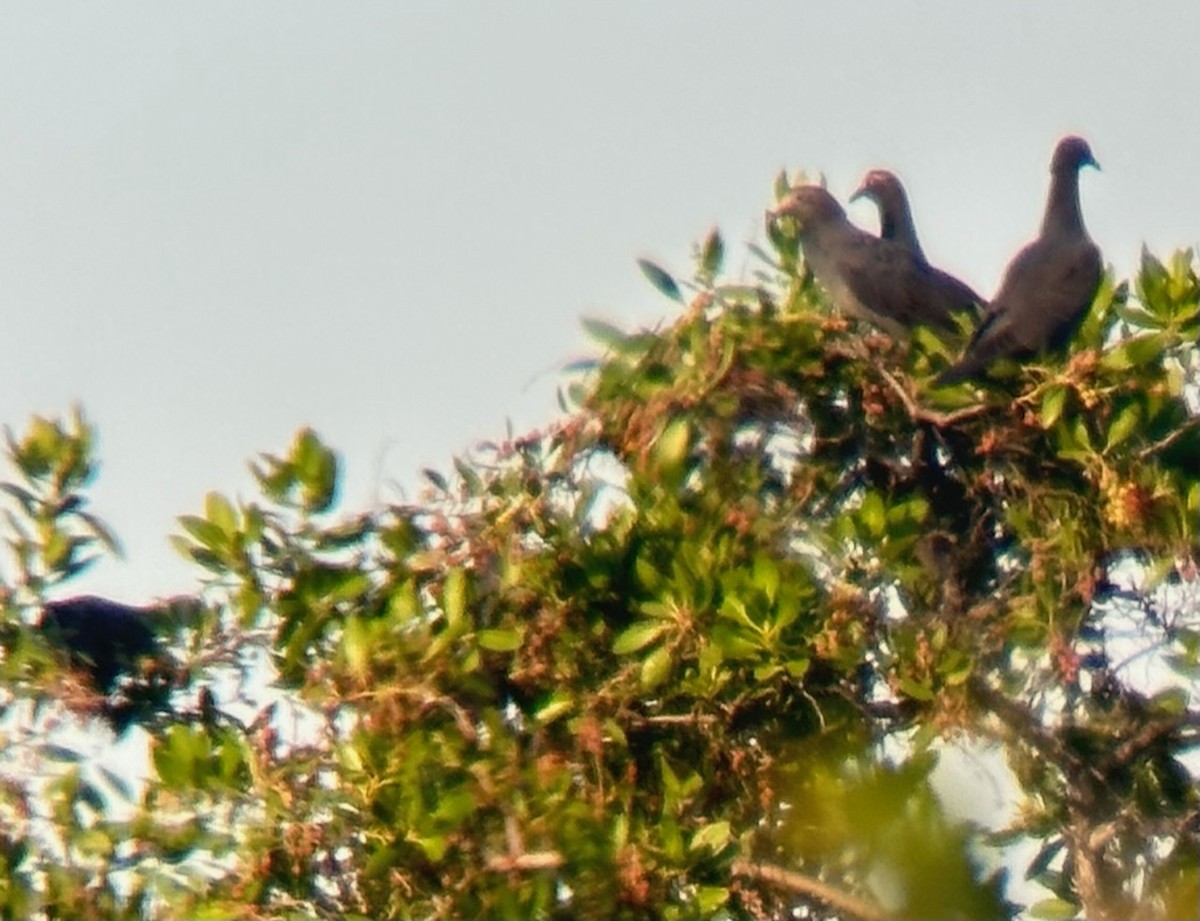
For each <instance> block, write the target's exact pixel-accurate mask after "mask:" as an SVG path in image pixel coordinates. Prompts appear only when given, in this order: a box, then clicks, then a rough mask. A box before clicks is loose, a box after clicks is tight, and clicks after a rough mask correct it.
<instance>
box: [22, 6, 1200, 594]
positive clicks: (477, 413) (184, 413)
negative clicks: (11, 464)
mask: <svg viewBox="0 0 1200 921" xmlns="http://www.w3.org/2000/svg"><path fill="white" fill-rule="evenodd" d="M0 14H2V19H0V22H2V24H3V25H2V28H0V292H2V300H0V330H2V331H3V350H4V351H3V360H2V361H0V422H4V423H7V424H8V425H10V426H12V427H13V428H15V429H18V430H19V429H21V428H22V427H23V426H24V424H25V421H26V419H27V418H28V416H29V415H30V414H31V413H34V412H39V413H50V414H60V413H64V412H66V411H67V410H68V408H69V407H70V405H71V403H72V402H73V401H76V400H78V401H81V402H82V404H83V406H84V408H85V410H86V411H87V412H88V414H89V415H90V417H91V418H92V420H93V421H94V422H96V423H97V424H98V426H99V430H100V437H101V441H100V446H101V460H102V464H103V467H102V471H101V476H100V478H99V480H98V482H97V484H96V486H95V489H94V490H93V493H92V495H93V498H94V509H95V510H96V511H97V512H98V513H99V514H100V515H101V516H102V517H103V518H105V519H106V520H107V521H108V522H109V523H110V524H111V525H112V526H113V527H114V528H115V529H116V531H117V532H118V534H119V535H120V536H121V538H122V539H123V541H124V542H125V545H126V549H127V551H128V559H127V560H125V561H123V562H116V561H114V562H107V561H106V562H105V563H103V564H101V565H100V566H98V567H97V568H96V569H95V570H94V571H92V572H91V573H89V574H88V575H86V576H85V577H83V578H81V579H80V580H78V581H77V582H76V583H75V584H74V588H75V590H77V591H96V592H103V593H107V594H109V595H111V596H112V597H116V598H119V599H121V600H126V601H131V602H141V601H145V600H149V599H150V598H152V597H154V596H156V595H161V594H168V593H171V592H177V591H187V590H189V589H191V588H193V587H194V584H195V583H194V576H193V571H192V570H189V569H188V568H186V567H185V565H184V564H183V563H182V561H178V560H177V559H176V557H175V556H174V553H173V551H171V550H170V549H169V547H168V545H167V542H166V535H167V534H168V533H170V532H171V531H172V530H173V529H174V519H175V516H177V515H179V514H183V513H191V512H195V511H196V510H197V509H198V508H199V507H200V503H201V501H202V497H203V495H204V493H205V492H206V491H207V490H209V489H219V490H221V491H224V492H226V493H230V494H240V495H242V496H245V497H248V496H250V495H251V494H252V492H251V489H250V482H249V477H248V476H247V475H246V473H245V463H244V462H245V460H246V459H247V458H249V457H251V456H253V455H254V453H255V452H256V451H260V450H271V451H274V450H282V449H283V448H284V447H285V446H286V444H287V443H288V441H289V440H290V437H291V434H292V432H293V431H294V429H295V428H296V427H298V426H300V425H304V424H310V425H312V426H314V427H315V428H316V429H317V430H318V431H319V432H320V433H321V434H322V435H323V436H324V437H325V438H326V439H327V440H328V441H329V442H330V443H332V444H333V445H334V446H335V447H337V448H338V449H339V450H340V451H341V452H342V453H343V455H344V458H345V460H346V466H347V469H348V473H349V479H348V483H347V490H346V497H345V504H346V506H347V507H349V508H351V509H358V508H361V507H363V506H364V505H365V504H367V503H368V502H369V501H371V500H372V497H373V496H375V495H377V494H379V495H383V496H384V497H386V496H387V495H388V494H389V493H388V491H387V488H386V483H387V482H388V481H393V480H394V481H399V482H401V483H404V484H407V485H409V486H411V485H412V484H414V483H415V473H416V471H417V470H418V469H419V468H420V467H421V466H425V465H435V466H441V467H445V466H446V465H447V463H448V461H449V458H450V456H451V455H452V454H453V453H455V452H458V451H461V450H463V449H464V448H466V447H468V446H469V445H470V443H471V442H472V441H474V440H476V439H480V438H487V437H495V436H498V435H501V434H502V433H503V431H504V425H505V418H506V417H511V418H512V419H513V421H514V424H515V425H516V426H517V428H518V429H523V428H526V427H529V426H534V425H540V424H544V423H545V422H548V421H549V420H550V419H551V418H552V417H553V416H554V413H555V402H554V390H555V386H556V384H557V382H558V377H557V374H556V373H555V372H554V370H553V369H554V368H555V367H556V365H559V364H561V363H563V362H566V361H568V360H570V359H572V358H574V357H577V356H579V355H580V354H583V353H584V352H585V351H586V350H588V349H589V348H590V346H589V345H588V344H587V342H586V340H585V338H584V336H583V334H582V332H581V330H580V326H579V319H580V317H581V316H583V315H603V316H607V317H609V318H611V319H616V320H619V321H622V322H627V323H632V322H654V321H655V320H657V319H659V318H662V317H669V316H671V315H672V312H673V310H672V305H671V304H670V303H669V302H666V301H664V300H663V299H662V298H661V297H659V296H657V295H656V294H655V293H654V292H653V291H652V290H651V289H650V288H649V286H648V285H646V284H645V283H644V282H643V280H642V279H641V276H640V275H639V274H638V272H637V269H636V268H635V266H634V259H635V258H636V257H638V256H649V257H651V258H654V259H656V260H659V261H661V262H662V263H663V264H665V265H667V266H668V267H674V268H683V267H685V266H686V262H687V260H686V257H687V254H688V252H689V250H690V247H691V244H692V242H693V241H694V240H696V239H698V238H700V237H702V236H703V235H704V234H705V233H706V232H707V230H708V228H709V227H711V226H712V225H713V224H717V225H719V226H720V227H721V229H722V230H723V232H724V233H725V234H726V236H727V238H728V239H729V241H730V246H729V252H730V254H731V259H730V267H731V268H732V269H734V270H735V271H736V270H737V269H738V267H739V266H740V265H741V264H742V249H741V247H740V243H741V241H743V240H746V239H748V238H750V237H751V236H753V235H755V234H757V233H758V232H759V229H760V226H761V215H762V211H763V208H764V207H765V206H766V205H767V204H768V202H769V194H770V187H771V182H772V179H773V177H774V175H775V173H776V172H777V171H778V170H779V169H780V168H781V167H783V166H787V167H788V168H790V169H806V170H808V171H810V172H818V171H823V172H824V173H825V175H826V176H827V177H828V180H829V184H830V187H831V189H832V190H833V191H834V192H835V194H837V195H838V196H839V197H841V198H843V199H844V198H845V197H846V195H847V194H848V193H849V192H850V191H851V190H852V189H853V187H854V185H855V184H856V182H857V180H858V179H859V177H860V175H861V174H862V173H863V172H864V171H865V170H866V169H867V168H869V167H873V166H888V167H891V168H893V169H895V170H896V171H897V172H898V173H899V174H900V175H901V176H902V178H903V179H904V180H905V182H906V183H907V185H908V188H909V191H910V194H911V196H912V198H913V204H914V211H915V213H916V219H917V223H918V230H919V231H920V233H921V235H922V239H923V242H924V244H925V249H926V251H927V253H928V254H929V256H930V258H931V259H932V260H933V261H934V262H936V263H938V264H940V265H942V266H943V267H945V268H947V269H950V270H952V271H955V272H957V273H959V274H961V275H962V276H963V277H964V278H965V279H966V280H967V281H969V282H970V283H972V284H973V285H975V286H977V287H978V288H979V289H980V290H981V291H982V292H983V293H985V294H990V293H991V291H992V290H993V288H994V286H995V283H996V281H997V279H998V277H999V275H1000V272H1001V271H1002V269H1003V267H1004V265H1005V263H1006V262H1007V260H1008V259H1009V258H1010V257H1011V255H1012V254H1013V253H1014V252H1015V250H1016V249H1017V248H1018V247H1019V246H1020V245H1021V244H1022V243H1023V242H1025V241H1026V240H1027V239H1028V238H1029V237H1030V235H1031V234H1032V233H1033V232H1034V231H1035V229H1036V226H1037V222H1038V220H1039V217H1040V212H1041V208H1042V202H1043V196H1044V193H1045V188H1046V181H1047V172H1046V168H1047V163H1048V160H1049V155H1050V150H1051V148H1052V147H1053V144H1054V142H1055V140H1056V139H1057V138H1058V137H1059V136H1060V135H1062V134H1064V133H1067V132H1078V133H1082V134H1084V135H1085V136H1086V137H1087V138H1088V139H1089V140H1090V141H1091V143H1092V147H1093V149H1094V150H1095V153H1096V156H1097V158H1098V159H1099V160H1100V162H1101V164H1102V165H1103V167H1104V170H1103V172H1101V173H1091V172H1089V173H1087V174H1085V176H1084V179H1083V201H1084V214H1085V218H1086V220H1087V223H1088V226H1089V228H1090V230H1091V232H1092V235H1093V236H1094V237H1095V238H1096V240H1097V241H1098V242H1099V243H1100V245H1101V247H1102V248H1103V250H1104V253H1105V257H1106V258H1107V259H1108V260H1109V261H1110V262H1113V263H1114V264H1116V266H1117V267H1118V269H1119V270H1121V271H1122V272H1128V270H1129V269H1130V268H1131V267H1132V266H1133V265H1134V263H1135V260H1136V257H1137V253H1138V250H1139V248H1140V246H1141V243H1142V241H1146V242H1147V243H1148V244H1149V245H1150V246H1151V248H1152V249H1154V250H1155V251H1157V252H1160V253H1163V254H1166V253H1167V252H1168V251H1170V250H1171V249H1173V248H1175V247H1177V246H1189V245H1190V246H1194V245H1196V244H1197V243H1198V242H1200V182H1198V181H1197V178H1196V177H1197V171H1198V168H1200V99H1198V98H1197V96H1198V91H1197V76H1196V61H1197V57H1196V49H1197V47H1198V46H1200V4H1197V3H1196V2H1194V0H1175V2H1154V3H1145V4H1133V3H1115V2H1108V3H1106V2H1058V3H1054V4H1043V3H1037V4H1035V3H1013V2H1008V0H1005V2H972V3H961V2H940V3H894V2H870V3H854V4H842V3H820V4H818V3H796V2H770V3H768V2H750V3H738V4H734V3H721V4H718V3H710V2H697V0H688V2H670V3H633V2H605V3H603V4H592V5H588V6H584V5H582V4H574V3H565V2H554V3H550V2H543V3H508V4H497V3H484V2H479V3H432V2H410V3H400V2H393V3H365V2H356V3H354V4H328V3H322V4H316V3H309V2H298V0H288V2H275V3H261V2H259V3H254V4H245V3H240V2H239V3H214V2H205V3H203V4H191V5H187V6H185V5H182V4H161V3H143V4H128V3H107V4H82V3H77V4H66V3H37V4H16V3H0ZM851 214H852V216H853V217H854V218H855V219H856V220H858V221H860V222H861V223H862V224H863V225H864V226H867V227H869V228H872V229H873V228H874V222H873V215H872V214H871V212H870V209H869V208H867V207H866V206H865V205H862V206H860V205H856V206H855V207H854V208H852V209H851ZM380 470H382V480H383V485H382V486H381V483H380V472H379V471H380Z"/></svg>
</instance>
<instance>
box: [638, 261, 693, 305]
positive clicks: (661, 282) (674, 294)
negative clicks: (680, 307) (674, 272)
mask: <svg viewBox="0 0 1200 921" xmlns="http://www.w3.org/2000/svg"><path fill="white" fill-rule="evenodd" d="M637 264H638V268H639V269H641V270H642V274H643V275H645V276H646V277H647V278H648V279H650V284H652V285H654V287H655V288H657V289H658V290H659V292H660V293H662V294H665V295H666V296H667V297H669V298H671V300H673V301H679V302H680V303H683V295H682V294H681V293H680V292H679V285H678V284H676V283H675V279H674V278H672V277H671V276H670V275H668V274H667V273H666V272H665V271H664V270H663V269H661V268H659V267H658V266H657V265H655V264H654V263H653V262H651V261H650V260H649V259H639V260H638V261H637Z"/></svg>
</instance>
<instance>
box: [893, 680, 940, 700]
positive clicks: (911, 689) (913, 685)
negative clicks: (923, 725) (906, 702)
mask: <svg viewBox="0 0 1200 921" xmlns="http://www.w3.org/2000/svg"><path fill="white" fill-rule="evenodd" d="M898 683H899V685H900V691H901V692H902V693H903V694H905V695H906V696H908V697H911V698H912V699H913V700H933V689H932V688H930V687H929V685H927V684H923V683H921V682H918V681H914V680H913V679H912V678H908V677H905V676H901V678H900V680H899V682H898Z"/></svg>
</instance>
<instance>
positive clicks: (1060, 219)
mask: <svg viewBox="0 0 1200 921" xmlns="http://www.w3.org/2000/svg"><path fill="white" fill-rule="evenodd" d="M1085 166H1094V167H1096V169H1099V168H1100V165H1099V164H1098V163H1097V162H1096V160H1095V158H1094V157H1093V156H1092V151H1091V148H1090V147H1088V145H1087V141H1085V140H1083V138H1079V137H1074V136H1069V137H1065V138H1063V139H1062V140H1061V141H1059V142H1058V146H1056V147H1055V148H1054V157H1053V158H1052V159H1051V161H1050V195H1049V197H1048V199H1047V201H1046V213H1045V216H1044V217H1043V218H1042V230H1041V233H1040V234H1039V235H1038V238H1037V239H1036V240H1034V241H1033V242H1032V243H1029V244H1027V245H1026V246H1025V247H1024V248H1023V249H1022V250H1021V251H1020V252H1019V253H1017V255H1016V257H1015V258H1014V259H1013V261H1012V262H1010V263H1009V264H1008V268H1007V269H1005V272H1004V278H1003V279H1002V280H1001V282H1000V288H999V290H998V291H997V292H996V296H995V297H994V298H993V299H992V303H991V306H990V307H989V308H988V312H987V316H986V317H985V318H984V320H983V322H982V323H981V324H980V326H979V328H978V329H977V330H975V335H974V336H973V337H972V338H971V341H970V343H969V344H968V345H967V348H966V351H965V352H964V353H963V356H962V358H960V359H959V360H958V362H957V363H956V364H955V365H953V366H952V367H951V368H949V369H948V370H947V371H945V372H943V373H942V375H941V377H939V378H938V383H939V384H954V383H957V382H959V381H963V380H968V379H970V378H972V377H976V376H977V375H979V374H980V372H982V371H983V370H984V369H985V368H987V367H988V366H989V365H990V364H992V362H994V361H996V360H998V359H1001V358H1021V357H1025V356H1029V355H1036V354H1037V353H1039V352H1042V351H1046V350H1056V349H1061V348H1063V347H1064V346H1065V345H1066V344H1067V342H1068V341H1069V340H1070V338H1071V334H1072V333H1074V332H1075V329H1076V327H1078V325H1079V323H1080V321H1081V320H1082V319H1083V317H1084V314H1085V313H1086V312H1087V309H1088V307H1089V306H1091V303H1092V298H1094V297H1095V296H1096V289H1097V288H1099V287H1100V278H1101V274H1102V271H1103V270H1102V267H1101V263H1100V250H1099V249H1098V248H1097V247H1096V244H1095V243H1093V242H1092V239H1091V237H1089V236H1088V233H1087V230H1086V229H1085V228H1084V226H1083V215H1082V214H1081V213H1080V210H1079V170H1080V169H1082V168H1083V167H1085Z"/></svg>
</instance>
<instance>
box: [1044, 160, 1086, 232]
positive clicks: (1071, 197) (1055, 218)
mask: <svg viewBox="0 0 1200 921" xmlns="http://www.w3.org/2000/svg"><path fill="white" fill-rule="evenodd" d="M1052 232H1060V233H1062V232H1066V233H1086V231H1085V230H1084V227H1083V213H1082V212H1081V211H1080V209H1079V173H1078V172H1076V171H1075V170H1067V171H1065V172H1062V173H1053V174H1051V177H1050V197H1049V198H1048V199H1047V200H1046V214H1045V216H1044V217H1043V218H1042V236H1046V235H1047V234H1048V233H1052Z"/></svg>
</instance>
